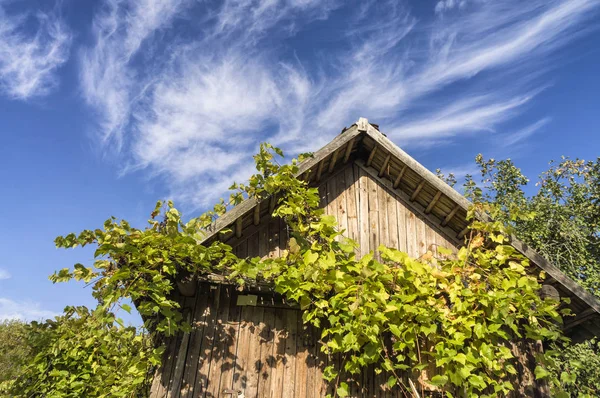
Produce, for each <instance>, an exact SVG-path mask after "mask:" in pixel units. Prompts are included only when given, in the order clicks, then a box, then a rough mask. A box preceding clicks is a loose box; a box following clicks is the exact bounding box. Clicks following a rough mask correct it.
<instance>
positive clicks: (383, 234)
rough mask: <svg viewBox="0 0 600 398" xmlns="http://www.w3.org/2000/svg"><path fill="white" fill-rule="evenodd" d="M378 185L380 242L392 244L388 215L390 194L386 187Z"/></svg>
mask: <svg viewBox="0 0 600 398" xmlns="http://www.w3.org/2000/svg"><path fill="white" fill-rule="evenodd" d="M374 182H375V184H376V185H377V208H378V213H379V218H378V219H379V244H382V245H386V246H390V235H389V226H388V215H387V208H388V206H387V200H388V199H391V197H390V194H389V193H388V192H387V191H386V189H385V187H383V186H382V185H379V183H377V182H376V181H374Z"/></svg>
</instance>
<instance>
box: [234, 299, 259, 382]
mask: <svg viewBox="0 0 600 398" xmlns="http://www.w3.org/2000/svg"><path fill="white" fill-rule="evenodd" d="M254 308H255V307H250V306H244V307H241V310H240V313H241V314H240V325H239V332H238V344H237V346H236V352H235V356H236V360H235V368H234V372H233V387H232V390H235V391H245V389H246V386H247V384H248V380H247V376H246V373H247V372H248V368H249V367H252V366H254V364H253V362H252V361H251V360H250V357H249V355H250V341H251V340H252V332H251V328H253V327H254V325H253V324H252V322H251V317H252V312H253V311H254Z"/></svg>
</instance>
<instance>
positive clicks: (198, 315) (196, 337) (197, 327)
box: [180, 284, 209, 398]
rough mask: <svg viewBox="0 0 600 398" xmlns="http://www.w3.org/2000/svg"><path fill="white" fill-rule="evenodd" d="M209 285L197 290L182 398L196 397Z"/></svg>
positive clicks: (201, 285)
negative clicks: (196, 380) (196, 381)
mask: <svg viewBox="0 0 600 398" xmlns="http://www.w3.org/2000/svg"><path fill="white" fill-rule="evenodd" d="M208 288H209V286H208V285H207V284H200V286H199V288H198V289H196V309H195V311H194V318H193V320H192V332H191V337H190V347H189V354H188V357H187V360H186V362H185V371H184V373H183V380H182V383H181V392H180V396H181V397H182V398H192V397H193V396H194V382H195V379H196V371H197V369H198V360H199V358H198V356H199V355H200V351H201V345H202V336H203V334H204V330H205V326H206V315H207V309H206V306H207V303H208V293H207V291H206V289H208Z"/></svg>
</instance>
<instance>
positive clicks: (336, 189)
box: [226, 163, 459, 257]
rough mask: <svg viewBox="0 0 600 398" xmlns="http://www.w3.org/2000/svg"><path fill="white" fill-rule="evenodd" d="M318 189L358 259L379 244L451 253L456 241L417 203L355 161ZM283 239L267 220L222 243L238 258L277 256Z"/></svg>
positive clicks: (276, 224) (282, 230) (283, 232)
mask: <svg viewBox="0 0 600 398" xmlns="http://www.w3.org/2000/svg"><path fill="white" fill-rule="evenodd" d="M318 188H319V194H320V196H321V204H322V206H323V208H324V209H325V212H326V213H327V214H330V215H333V216H335V217H336V218H337V220H338V223H339V226H340V228H341V229H342V230H345V231H346V236H348V237H349V238H351V239H354V240H355V241H357V242H358V243H359V245H360V253H359V255H361V256H362V255H364V254H366V253H368V252H370V251H373V250H376V249H377V247H378V246H379V245H381V244H383V245H386V246H388V247H396V248H398V249H399V250H401V251H405V252H407V253H408V254H409V255H411V256H413V257H419V256H421V255H423V254H425V253H426V252H427V250H431V251H433V252H435V250H436V248H437V247H438V246H443V247H447V248H451V249H452V248H455V247H456V246H457V245H458V243H459V242H458V241H457V240H456V239H455V238H450V237H449V235H447V234H445V233H444V232H443V231H442V230H441V229H440V227H439V225H435V224H433V223H430V222H429V220H428V219H427V218H426V217H423V216H422V215H419V213H420V211H419V210H418V205H416V204H412V203H410V201H409V202H405V201H403V200H402V199H401V198H400V197H399V196H397V195H396V194H395V193H394V192H392V191H390V190H389V189H388V188H387V187H385V186H384V185H383V184H381V183H380V182H378V181H377V179H376V178H375V177H373V176H371V175H370V174H369V172H367V171H366V169H365V168H363V167H362V166H360V165H358V164H356V163H354V164H349V165H348V166H346V167H344V168H342V169H340V170H339V171H338V172H337V173H335V174H333V175H331V176H330V177H329V178H327V179H326V180H324V181H322V182H321V183H320V185H319V186H318ZM287 239H288V232H287V229H286V226H285V224H284V223H283V222H280V220H278V219H270V220H269V221H266V220H263V221H261V223H260V225H258V226H254V225H251V226H249V227H247V228H245V229H244V231H243V234H242V237H241V238H235V237H234V238H231V239H230V240H229V241H227V242H226V243H228V244H230V245H231V246H232V247H234V249H235V252H236V254H237V255H239V256H245V255H249V256H257V255H260V256H278V255H279V250H280V248H285V246H286V242H287Z"/></svg>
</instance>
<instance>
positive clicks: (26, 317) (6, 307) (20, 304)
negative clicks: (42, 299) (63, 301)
mask: <svg viewBox="0 0 600 398" xmlns="http://www.w3.org/2000/svg"><path fill="white" fill-rule="evenodd" d="M57 315H59V314H57V313H55V312H52V311H47V310H44V309H42V308H40V304H39V303H33V302H28V301H14V300H11V299H8V298H4V297H0V320H5V319H19V320H22V321H45V320H46V319H49V318H54V317H55V316H57Z"/></svg>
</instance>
